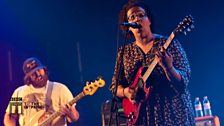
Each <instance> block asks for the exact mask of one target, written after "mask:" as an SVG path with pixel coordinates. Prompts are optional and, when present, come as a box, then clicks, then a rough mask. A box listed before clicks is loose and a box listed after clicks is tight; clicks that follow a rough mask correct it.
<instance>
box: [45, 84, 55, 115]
mask: <svg viewBox="0 0 224 126" xmlns="http://www.w3.org/2000/svg"><path fill="white" fill-rule="evenodd" d="M53 86H54V83H53V82H50V81H49V84H48V88H47V93H46V101H45V103H46V107H45V111H46V112H47V111H48V110H49V108H50V106H51V105H52V100H51V94H52V90H53Z"/></svg>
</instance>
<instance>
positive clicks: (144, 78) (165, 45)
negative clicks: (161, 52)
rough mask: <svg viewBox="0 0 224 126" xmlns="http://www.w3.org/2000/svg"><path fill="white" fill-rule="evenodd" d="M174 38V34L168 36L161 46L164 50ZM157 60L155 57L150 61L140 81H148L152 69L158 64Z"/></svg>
mask: <svg viewBox="0 0 224 126" xmlns="http://www.w3.org/2000/svg"><path fill="white" fill-rule="evenodd" d="M174 37H175V34H174V32H172V33H171V34H170V36H169V37H168V38H167V40H166V42H165V44H164V45H163V47H164V49H167V48H168V46H169V45H170V43H171V42H172V40H173V38H174ZM158 61H159V58H158V57H157V56H155V59H154V60H153V61H152V63H151V64H150V65H149V66H148V69H147V70H146V72H145V74H144V75H143V77H142V79H143V81H144V82H146V80H147V79H148V77H149V75H150V74H151V73H152V71H153V69H154V68H155V66H156V64H157V63H158Z"/></svg>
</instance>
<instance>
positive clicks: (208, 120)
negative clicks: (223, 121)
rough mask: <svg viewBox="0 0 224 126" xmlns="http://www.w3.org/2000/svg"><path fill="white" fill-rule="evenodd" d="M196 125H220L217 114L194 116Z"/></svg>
mask: <svg viewBox="0 0 224 126" xmlns="http://www.w3.org/2000/svg"><path fill="white" fill-rule="evenodd" d="M195 122H196V126H220V122H219V118H218V117H217V116H203V117H197V118H195Z"/></svg>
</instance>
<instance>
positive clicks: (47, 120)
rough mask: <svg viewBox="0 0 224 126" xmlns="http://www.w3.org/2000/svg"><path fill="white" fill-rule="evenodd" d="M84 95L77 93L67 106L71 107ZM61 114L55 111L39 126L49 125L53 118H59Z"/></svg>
mask: <svg viewBox="0 0 224 126" xmlns="http://www.w3.org/2000/svg"><path fill="white" fill-rule="evenodd" d="M84 96H85V94H84V93H83V92H81V93H79V94H78V95H77V96H76V97H75V98H73V99H72V100H71V101H70V102H69V103H68V104H69V105H70V106H72V105H73V104H75V103H76V102H78V101H79V100H80V99H81V98H83V97H84ZM61 115H62V114H61V112H59V111H56V112H54V113H53V114H51V115H50V116H49V117H48V118H47V119H46V120H44V121H43V122H42V123H41V124H39V126H47V125H49V124H50V123H51V122H52V121H53V120H54V119H55V118H57V117H58V116H61Z"/></svg>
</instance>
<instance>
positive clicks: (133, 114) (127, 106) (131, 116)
mask: <svg viewBox="0 0 224 126" xmlns="http://www.w3.org/2000/svg"><path fill="white" fill-rule="evenodd" d="M143 68H144V67H141V68H139V70H138V72H137V74H136V76H135V80H134V83H133V84H132V85H130V86H129V88H131V89H134V90H135V93H136V94H137V93H139V92H138V91H139V90H140V89H142V90H141V91H143V95H144V96H141V99H138V98H139V97H135V98H134V99H135V101H136V102H135V103H132V102H131V101H130V100H129V99H128V98H123V100H122V105H123V108H124V114H125V116H126V117H127V119H128V123H129V124H132V125H133V124H135V123H136V122H137V121H138V118H139V112H140V109H141V106H142V103H143V102H145V101H146V100H147V99H148V97H149V94H150V92H151V89H152V88H151V87H149V88H147V87H146V85H145V83H144V82H143V80H142V70H143Z"/></svg>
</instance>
